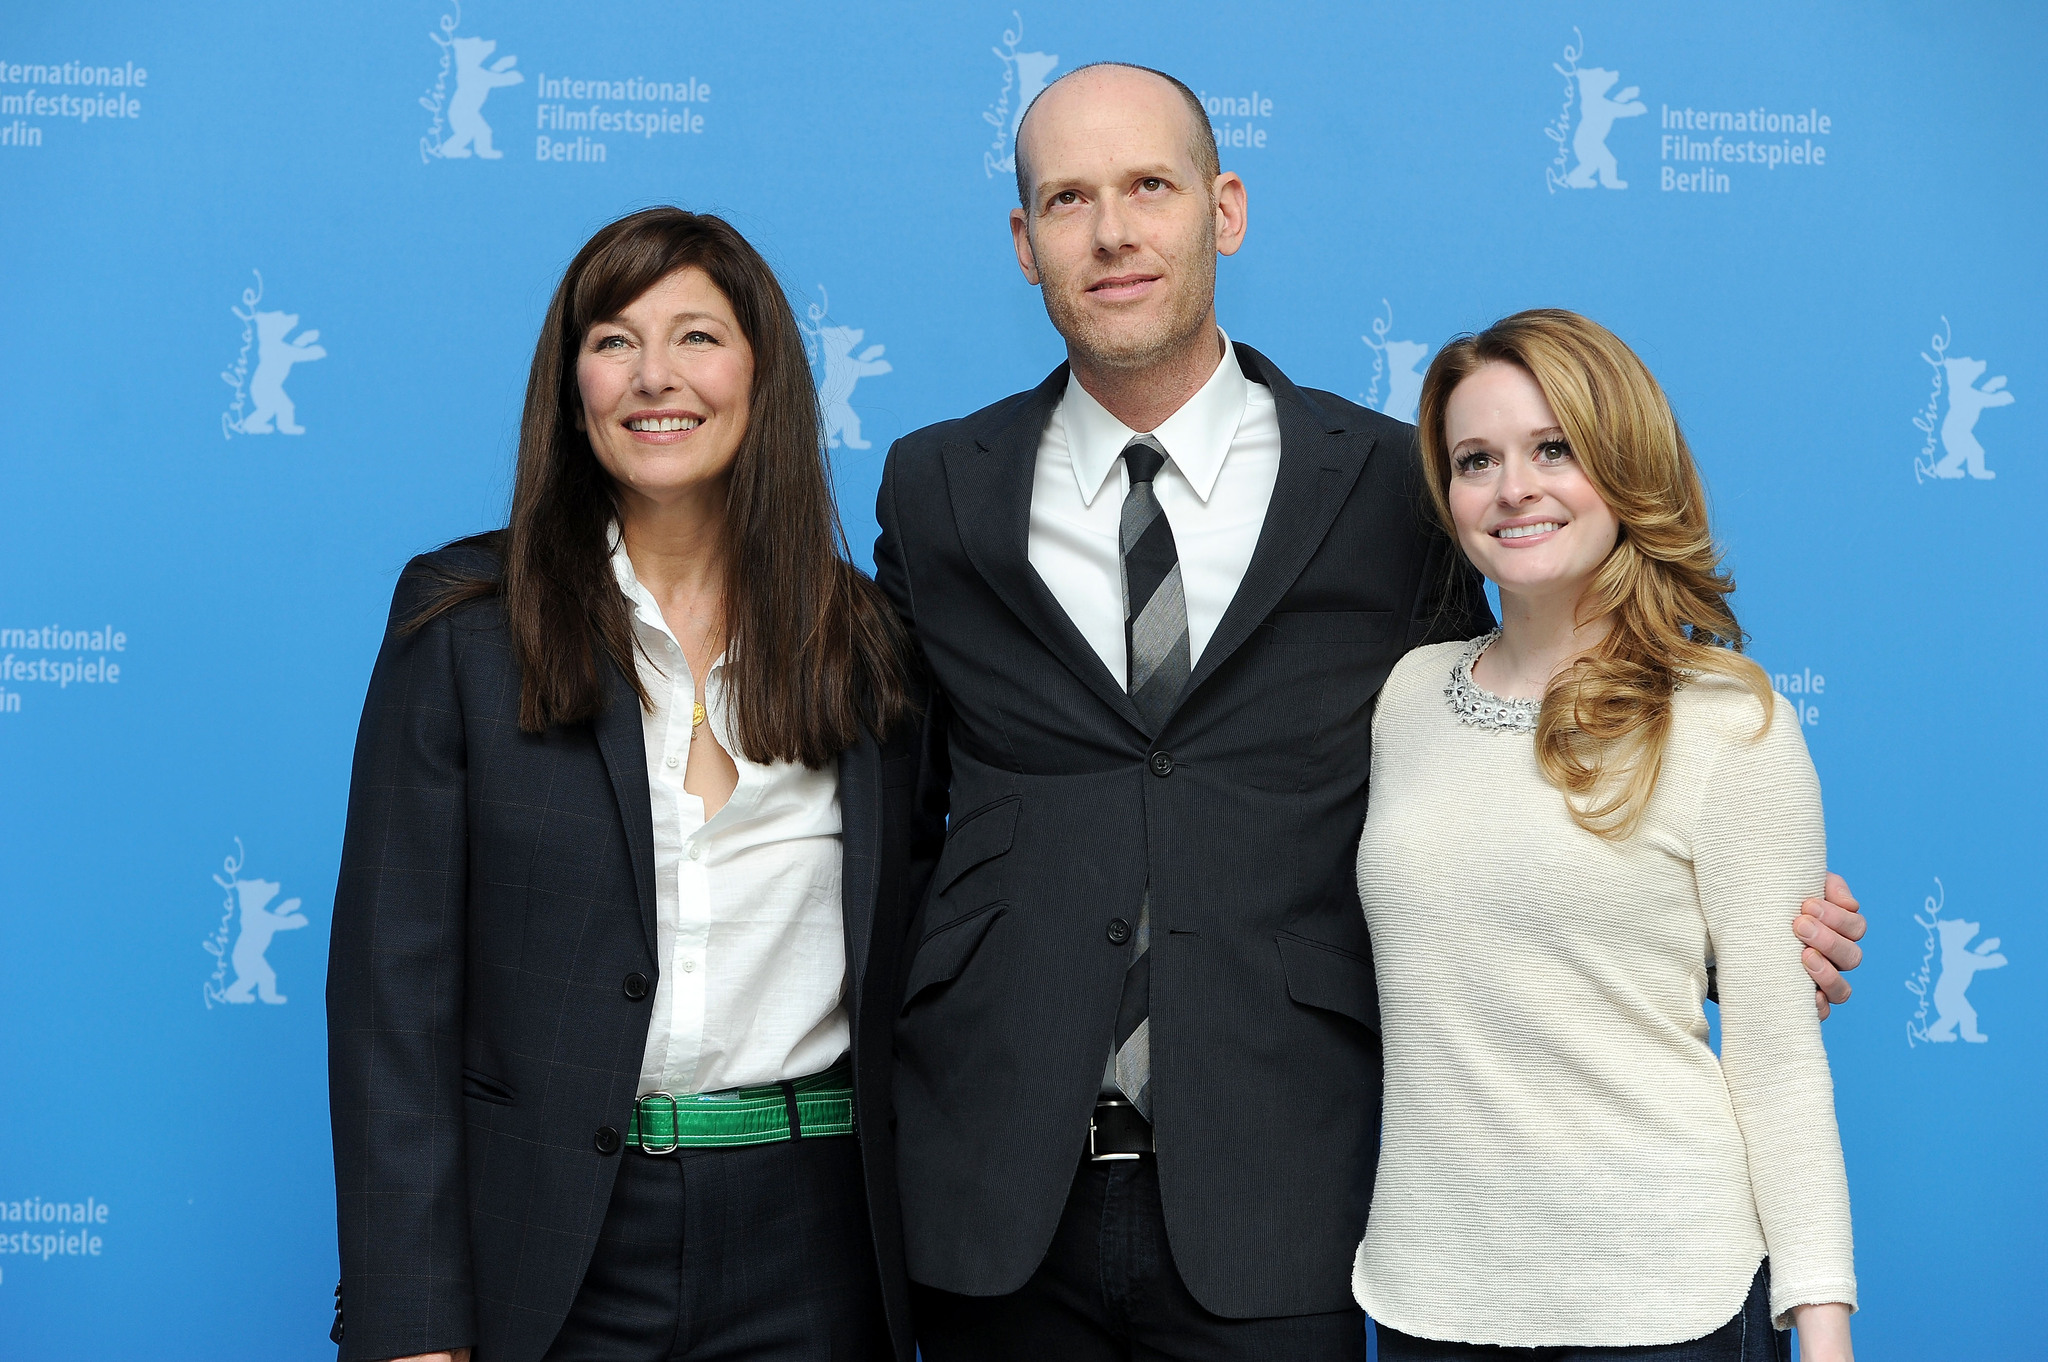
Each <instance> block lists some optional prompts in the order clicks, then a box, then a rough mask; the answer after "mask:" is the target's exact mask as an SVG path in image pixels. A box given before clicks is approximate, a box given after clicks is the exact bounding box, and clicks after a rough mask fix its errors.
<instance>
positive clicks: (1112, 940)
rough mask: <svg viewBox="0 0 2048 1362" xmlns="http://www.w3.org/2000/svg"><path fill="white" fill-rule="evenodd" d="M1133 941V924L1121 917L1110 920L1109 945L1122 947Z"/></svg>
mask: <svg viewBox="0 0 2048 1362" xmlns="http://www.w3.org/2000/svg"><path fill="white" fill-rule="evenodd" d="M1130 939H1131V924H1130V923H1128V922H1126V921H1124V920H1123V919H1122V918H1120V917H1113V918H1111V919H1110V920H1109V944H1110V945H1112V946H1121V945H1123V944H1124V942H1126V941H1129V940H1130Z"/></svg>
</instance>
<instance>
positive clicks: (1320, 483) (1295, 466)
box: [1181, 345, 1373, 703]
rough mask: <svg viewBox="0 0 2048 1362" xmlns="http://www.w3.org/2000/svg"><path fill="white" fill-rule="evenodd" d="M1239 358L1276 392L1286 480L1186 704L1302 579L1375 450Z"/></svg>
mask: <svg viewBox="0 0 2048 1362" xmlns="http://www.w3.org/2000/svg"><path fill="white" fill-rule="evenodd" d="M1237 357H1238V361H1239V363H1241V364H1242V365H1243V366H1244V371H1245V376H1246V377H1247V378H1249V379H1251V380H1252V381H1253V382H1255V383H1264V384H1265V385H1266V386H1267V387H1268V388H1270V389H1271V390H1272V392H1273V400H1274V404H1275V406H1276V407H1277V408H1278V411H1279V416H1280V477H1279V480H1278V481H1277V482H1275V483H1274V485H1273V501H1272V504H1271V505H1270V506H1269V507H1267V509H1266V523H1265V525H1264V526H1263V527H1262V528H1261V529H1260V530H1259V542H1258V546H1257V547H1256V548H1254V549H1253V550H1252V561H1251V565H1250V566H1249V567H1248V568H1246V569H1245V574H1244V581H1243V582H1242V583H1241V584H1240V585H1239V586H1238V588H1237V595H1235V596H1234V597H1232V598H1231V601H1230V607H1229V608H1228V609H1227V610H1225V611H1224V612H1223V619H1222V620H1221V621H1220V622H1219V623H1218V624H1217V626H1216V632H1215V634H1213V635H1212V636H1211V637H1210V639H1209V646H1208V647H1206V648H1204V649H1203V650H1202V656H1201V658H1200V659H1199V660H1198V661H1197V662H1196V664H1195V669H1194V672H1193V674H1191V675H1190V676H1189V677H1188V685H1187V689H1186V690H1185V691H1183V692H1182V693H1181V700H1182V702H1183V703H1185V702H1186V700H1187V697H1188V696H1189V695H1192V694H1194V692H1195V688H1196V687H1198V686H1200V685H1201V684H1202V682H1204V681H1205V680H1207V679H1208V678H1209V676H1210V675H1212V674H1213V673H1214V672H1215V670H1216V669H1217V668H1218V667H1220V666H1222V665H1223V664H1224V662H1226V661H1227V660H1228V659H1229V658H1230V655H1231V654H1232V653H1234V652H1236V651H1237V650H1238V649H1239V648H1240V647H1242V646H1243V644H1244V641H1245V640H1246V639H1248V638H1250V637H1251V634H1252V630H1254V629H1256V628H1258V627H1259V626H1260V625H1261V624H1263V623H1265V620H1266V616H1268V615H1270V614H1272V613H1273V607H1274V606H1275V605H1278V604H1279V603H1280V598H1281V597H1282V596H1284V595H1286V594H1287V589H1288V588H1289V587H1291V586H1293V585H1294V580H1295V578H1297V577H1299V576H1301V572H1302V569H1303V568H1306V567H1307V566H1308V560H1309V559H1310V558H1312V557H1314V556H1315V552H1316V550H1317V549H1318V548H1320V547H1321V546H1322V542H1323V537H1324V536H1325V535H1327V534H1328V533H1329V532H1330V524H1331V522H1332V521H1334V520H1336V518H1337V512H1338V511H1340V510H1342V509H1343V506H1344V501H1345V498H1346V497H1347V496H1349V495H1350V492H1351V488H1352V486H1353V485H1354V484H1355V483H1356V482H1357V481H1358V475H1359V472H1360V470H1362V469H1363V468H1364V467H1365V460H1366V456H1367V455H1369V454H1371V453H1372V448H1373V437H1372V436H1370V435H1366V434H1363V433H1360V434H1355V435H1351V436H1350V437H1349V438H1345V434H1346V433H1345V430H1344V427H1343V425H1342V424H1341V423H1340V422H1337V421H1335V420H1334V419H1332V418H1331V417H1330V416H1329V415H1328V414H1327V413H1326V412H1324V411H1323V410H1322V409H1321V408H1320V407H1318V406H1317V405H1316V404H1315V403H1314V402H1313V401H1312V400H1310V399H1309V398H1308V397H1307V396H1306V395H1305V394H1304V393H1303V392H1302V391H1301V389H1299V388H1297V387H1295V386H1294V384H1292V383H1290V382H1289V381H1288V380H1287V376H1286V375H1285V374H1283V373H1281V372H1280V370H1279V368H1278V367H1277V366H1276V365H1275V364H1274V363H1273V361H1271V360H1269V359H1267V358H1266V357H1265V356H1264V355H1262V354H1260V353H1259V352H1258V351H1256V350H1254V349H1252V348H1251V347H1250V346H1249V345H1238V346H1237Z"/></svg>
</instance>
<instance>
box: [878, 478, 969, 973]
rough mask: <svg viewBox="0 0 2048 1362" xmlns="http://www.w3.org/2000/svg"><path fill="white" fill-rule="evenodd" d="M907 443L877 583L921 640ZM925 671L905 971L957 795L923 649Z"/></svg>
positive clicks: (942, 709)
mask: <svg viewBox="0 0 2048 1362" xmlns="http://www.w3.org/2000/svg"><path fill="white" fill-rule="evenodd" d="M902 447H903V446H902V442H901V441H898V442H897V444H896V446H895V447H894V448H892V449H890V451H889V457H888V459H887V461H886V462H885V463H884V464H883V465H882V488H881V491H880V493H879V494H878V495H877V497H876V500H875V523H876V524H877V525H879V526H881V534H880V535H879V536H877V538H876V539H875V581H876V583H877V584H878V585H880V586H881V588H882V592H883V594H885V595H886V596H888V598H889V600H890V603H891V604H893V605H894V606H895V607H896V612H897V614H899V615H901V616H902V618H903V624H904V627H905V628H907V629H909V630H910V633H911V638H912V640H913V641H915V640H916V639H917V611H916V605H915V599H914V595H913V593H912V591H911V586H910V568H909V563H908V561H907V559H906V557H905V553H904V543H903V527H902V524H901V519H900V515H899V511H898V507H897V498H896V488H897V482H898V479H899V476H900V472H901V468H902ZM917 655H918V659H919V669H920V672H921V674H922V676H923V679H924V682H925V686H924V688H923V693H922V695H921V699H922V700H923V709H922V713H921V715H920V716H919V723H918V730H919V731H918V764H917V765H918V773H917V811H916V816H917V834H916V837H915V840H914V842H913V844H912V847H911V856H910V876H911V883H910V891H911V899H910V903H911V905H912V911H911V913H910V915H909V917H908V918H907V919H906V922H907V924H908V941H907V942H906V949H905V950H904V952H903V956H902V960H903V969H904V970H905V971H908V970H909V968H910V959H911V956H913V955H914V954H916V947H917V943H918V941H919V940H920V939H921V938H922V936H923V933H924V904H925V889H926V887H927V886H928V885H929V884H930V882H931V877H932V872H933V870H934V869H935V868H936V867H937V865H938V862H939V853H940V851H941V850H943V849H944V847H945V841H946V816H947V809H948V805H949V802H950V798H951V791H952V751H951V749H950V748H949V747H948V745H947V737H946V733H947V722H948V709H947V705H946V693H945V692H944V691H943V690H941V689H940V688H939V683H938V678H937V677H936V676H934V675H933V674H932V672H931V669H930V667H929V666H928V665H927V664H926V663H925V662H924V650H923V648H922V647H919V648H918V649H917Z"/></svg>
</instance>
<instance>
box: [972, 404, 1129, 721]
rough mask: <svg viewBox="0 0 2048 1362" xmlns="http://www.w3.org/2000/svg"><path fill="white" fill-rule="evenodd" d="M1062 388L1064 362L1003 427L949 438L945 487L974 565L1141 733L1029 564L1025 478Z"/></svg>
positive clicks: (1118, 688)
mask: <svg viewBox="0 0 2048 1362" xmlns="http://www.w3.org/2000/svg"><path fill="white" fill-rule="evenodd" d="M1066 387H1067V366H1066V365H1064V364H1062V365H1061V366H1060V367H1059V368H1057V369H1055V370H1054V371H1053V372H1052V376H1051V377H1049V378H1047V379H1046V380H1045V382H1043V383H1041V384H1039V385H1038V387H1037V388H1035V389H1034V390H1032V391H1031V392H1029V393H1026V394H1024V395H1023V397H1022V398H1021V400H1019V401H1018V402H1017V403H1016V404H1015V405H1014V406H1013V407H1011V408H1010V411H1009V419H1008V420H1006V421H1005V422H1004V423H1003V424H1002V425H1000V426H997V427H995V428H994V429H992V430H988V431H986V432H982V433H979V434H969V435H965V436H963V437H962V438H960V439H959V440H958V441H957V442H955V443H951V444H948V445H947V446H946V453H945V461H946V486H947V490H948V493H949V494H950V496H951V498H952V502H953V517H954V519H955V521H956V522H957V523H958V526H959V530H960V542H961V544H962V545H963V546H964V547H965V548H966V550H967V556H968V558H969V560H971V561H972V562H973V564H974V566H975V570H976V571H978V572H980V573H981V575H982V577H983V579H984V580H986V581H987V582H988V584H989V586H990V588H991V589H993V590H994V591H995V593H996V595H997V596H999V597H1001V598H1002V602H1003V604H1004V605H1007V606H1008V607H1009V608H1010V610H1011V612H1012V613H1013V614H1015V615H1016V616H1017V618H1018V619H1020V620H1022V621H1023V622H1024V624H1025V627H1027V628H1028V629H1030V630H1031V632H1032V633H1034V634H1036V635H1037V636H1038V640H1039V642H1041V643H1043V644H1044V645H1045V647H1046V649H1047V651H1049V652H1051V653H1052V654H1053V656H1055V657H1057V658H1058V659H1059V660H1060V661H1061V662H1062V663H1063V664H1064V665H1065V666H1066V667H1067V669H1068V670H1069V671H1071V672H1073V673H1074V675H1076V676H1078V677H1079V678H1080V679H1081V680H1082V681H1083V682H1085V683H1086V684H1087V686H1088V688H1089V689H1091V690H1093V691H1094V692H1095V693H1096V695H1097V696H1099V697H1100V698H1101V699H1102V702H1103V703H1104V704H1106V705H1108V706H1109V707H1110V708H1111V709H1113V710H1115V711H1116V712H1117V713H1118V714H1120V715H1122V716H1123V717H1124V718H1125V719H1127V720H1128V721H1129V722H1130V723H1131V725H1132V726H1133V727H1135V728H1138V729H1139V730H1141V731H1143V730H1145V724H1144V721H1143V720H1141V719H1140V718H1139V716H1138V709H1137V706H1136V705H1134V704H1132V703H1131V697H1130V696H1129V695H1128V694H1127V693H1125V691H1124V688H1123V686H1122V685H1121V684H1119V683H1118V681H1117V679H1116V678H1115V677H1113V676H1111V675H1110V674H1109V668H1107V667H1105V666H1103V665H1102V659H1101V658H1100V657H1099V656H1097V655H1096V652H1095V650H1094V649H1093V648H1091V647H1089V646H1088V640H1086V639H1084V638H1082V637H1081V631H1080V630H1079V629H1076V628H1075V627H1074V622H1073V620H1071V619H1069V618H1068V617H1067V612H1066V611H1065V610H1063V609H1061V608H1060V603H1059V601H1058V600H1057V599H1056V598H1055V597H1054V596H1053V594H1052V592H1051V591H1050V590H1049V589H1048V588H1047V587H1046V585H1045V580H1044V579H1043V578H1041V577H1040V576H1039V575H1038V570H1037V569H1036V568H1034V567H1032V566H1031V560H1030V556H1029V555H1030V537H1031V481H1032V474H1033V471H1034V470H1035V469H1036V467H1037V463H1038V441H1039V439H1040V437H1041V436H1042V435H1043V434H1044V432H1045V423H1046V421H1047V420H1048V419H1049V418H1050V417H1051V415H1052V409H1053V406H1054V404H1055V403H1057V402H1058V401H1059V400H1060V396H1061V394H1063V393H1064V392H1065V391H1066Z"/></svg>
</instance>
